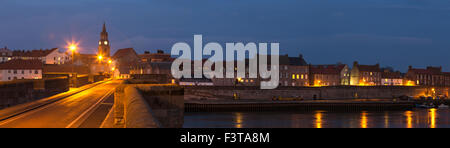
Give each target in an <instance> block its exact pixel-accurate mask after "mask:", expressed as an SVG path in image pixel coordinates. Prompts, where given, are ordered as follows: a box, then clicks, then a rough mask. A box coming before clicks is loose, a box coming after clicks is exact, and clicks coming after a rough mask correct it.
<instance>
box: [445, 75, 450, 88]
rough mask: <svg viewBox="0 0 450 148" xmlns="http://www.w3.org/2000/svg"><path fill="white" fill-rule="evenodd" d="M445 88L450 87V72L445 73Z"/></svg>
mask: <svg viewBox="0 0 450 148" xmlns="http://www.w3.org/2000/svg"><path fill="white" fill-rule="evenodd" d="M444 77H445V86H450V72H444Z"/></svg>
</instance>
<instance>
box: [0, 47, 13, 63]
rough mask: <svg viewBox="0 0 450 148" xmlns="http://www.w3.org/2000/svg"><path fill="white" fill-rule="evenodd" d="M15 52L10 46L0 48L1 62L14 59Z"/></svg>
mask: <svg viewBox="0 0 450 148" xmlns="http://www.w3.org/2000/svg"><path fill="white" fill-rule="evenodd" d="M12 55H13V52H12V51H11V50H9V49H8V47H4V48H0V63H3V62H7V61H9V60H11V59H12Z"/></svg>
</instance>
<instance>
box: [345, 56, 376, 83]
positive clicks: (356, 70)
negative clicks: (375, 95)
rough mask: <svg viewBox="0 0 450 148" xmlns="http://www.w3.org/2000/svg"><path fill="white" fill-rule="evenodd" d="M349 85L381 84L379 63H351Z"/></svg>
mask: <svg viewBox="0 0 450 148" xmlns="http://www.w3.org/2000/svg"><path fill="white" fill-rule="evenodd" d="M350 85H354V86H358V85H359V86H376V85H381V69H380V64H376V65H360V64H358V62H356V61H355V62H354V63H353V68H352V71H351V73H350Z"/></svg>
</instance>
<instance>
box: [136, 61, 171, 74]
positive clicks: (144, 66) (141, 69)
mask: <svg viewBox="0 0 450 148" xmlns="http://www.w3.org/2000/svg"><path fill="white" fill-rule="evenodd" d="M171 68H172V62H141V63H138V64H136V65H134V66H132V68H131V69H130V74H165V75H169V76H170V75H172V74H171ZM170 77H171V76H170Z"/></svg>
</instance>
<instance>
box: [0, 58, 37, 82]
mask: <svg viewBox="0 0 450 148" xmlns="http://www.w3.org/2000/svg"><path fill="white" fill-rule="evenodd" d="M42 70H43V63H42V61H41V60H22V59H13V60H10V61H7V62H3V63H0V81H13V80H27V79H28V80H29V79H42Z"/></svg>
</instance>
